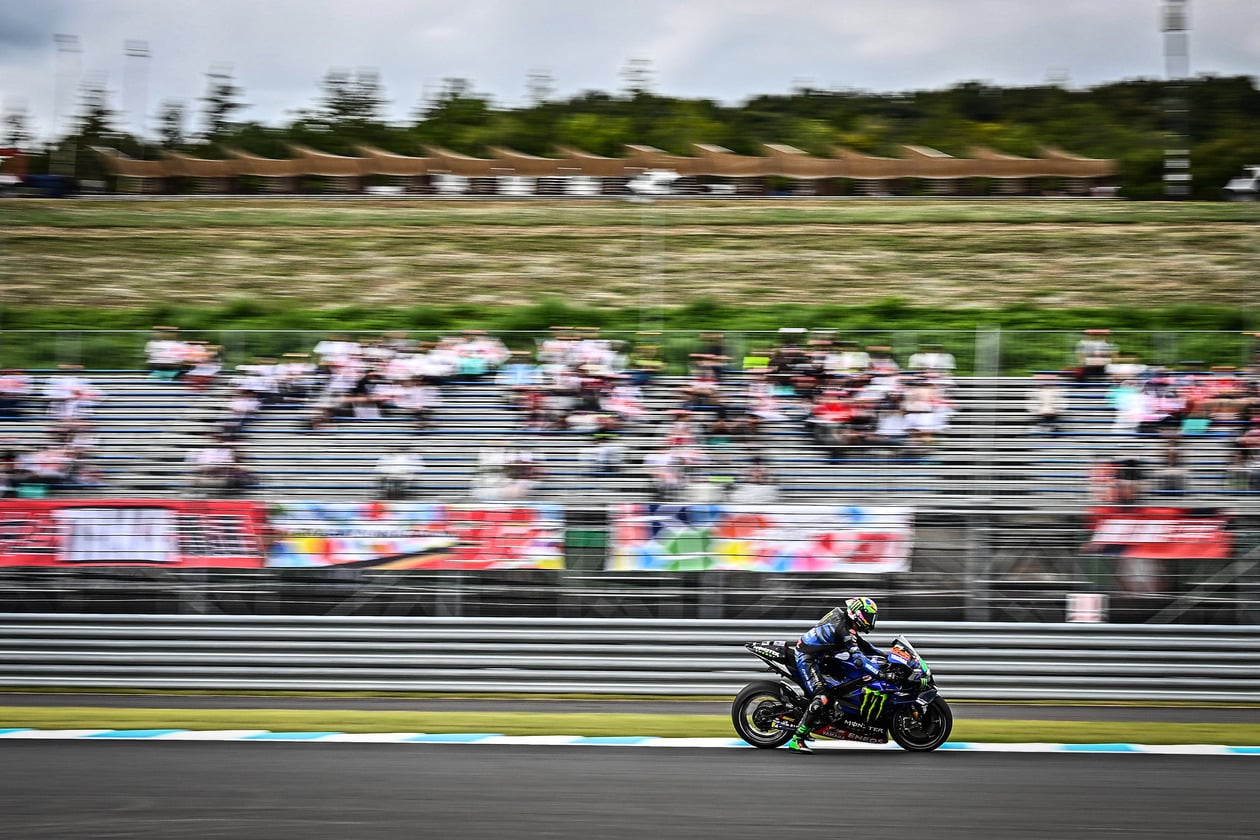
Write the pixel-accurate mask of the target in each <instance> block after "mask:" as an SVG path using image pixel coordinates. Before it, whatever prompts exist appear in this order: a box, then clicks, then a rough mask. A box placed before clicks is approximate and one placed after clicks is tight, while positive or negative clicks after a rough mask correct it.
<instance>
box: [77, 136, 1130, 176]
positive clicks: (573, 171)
mask: <svg viewBox="0 0 1260 840" xmlns="http://www.w3.org/2000/svg"><path fill="white" fill-rule="evenodd" d="M290 148H291V149H292V150H293V154H294V157H292V158H289V159H275V158H264V157H259V156H257V155H252V154H249V153H247V152H242V151H240V150H235V149H233V150H229V153H230V155H231V157H230V158H229V159H228V160H205V159H200V158H193V157H189V156H188V155H183V154H180V153H178V152H169V151H168V152H164V153H163V154H164V157H165V159H164V160H155V161H154V160H136V159H134V158H130V157H127V156H126V155H123V154H121V153H119V152H117V151H115V150H113V149H102V148H98V149H96V151H97V152H98V153H99V154H100V155H101V156H102V158H103V159H104V161H105V163H106V165H107V166H108V167H109V169H110V171H111V172H113V173H114V174H115V175H121V176H127V177H136V178H165V177H171V176H193V177H215V178H225V177H233V176H237V175H256V176H261V177H268V178H281V177H286V178H287V177H295V176H301V175H323V176H333V177H361V176H366V175H389V176H400V177H403V176H421V175H429V174H438V173H443V174H452V175H463V176H465V177H469V178H491V177H495V176H499V175H523V176H527V177H538V178H543V177H557V176H568V175H583V176H587V177H594V178H628V177H633V176H635V175H638V174H639V173H641V172H643V171H645V170H648V169H670V170H673V171H675V172H677V173H678V174H679V175H702V176H711V177H718V178H759V177H767V176H778V177H785V178H797V179H818V178H849V179H858V180H882V179H894V178H923V179H950V178H995V179H1001V178H1011V179H1014V178H1043V177H1059V178H1083V179H1091V178H1107V177H1110V176H1113V175H1115V174H1116V173H1117V171H1118V166H1117V164H1116V161H1114V160H1103V159H1097V158H1086V157H1080V156H1078V155H1073V154H1071V153H1069V152H1065V151H1063V150H1062V149H1057V148H1053V147H1050V148H1046V149H1044V150H1043V151H1042V156H1041V157H1038V158H1024V157H1017V156H1015V155H1007V154H1004V153H1002V152H998V151H994V150H992V149H988V148H984V147H980V148H976V149H972V150H971V154H970V155H969V156H968V157H965V158H959V157H954V156H952V155H948V154H945V153H944V152H941V151H938V150H936V149H932V148H929V147H926V146H902V147H901V156H900V157H879V156H875V155H868V154H865V153H863V152H858V151H855V150H853V149H848V148H843V147H837V148H836V149H834V150H833V153H832V156H831V157H814V156H812V155H808V154H806V153H805V152H802V151H801V150H800V149H796V148H793V147H792V146H785V145H781V144H766V145H764V146H763V149H764V150H765V152H766V154H764V155H740V154H736V153H734V152H732V151H730V150H729V149H725V148H723V147H721V146H714V145H708V144H698V145H697V146H696V147H695V148H696V151H697V153H698V154H697V156H696V157H686V156H682V155H674V154H670V153H669V152H665V151H662V150H661V149H657V148H655V147H652V146H640V145H630V146H626V147H625V149H626V156H625V157H619V158H612V157H601V156H599V155H593V154H590V153H589V152H584V151H581V150H580V149H569V148H564V149H560V150H559V157H554V158H545V157H537V156H535V155H529V154H524V153H522V152H517V151H514V150H512V149H502V148H496V149H493V150H492V152H493V153H494V155H495V156H494V157H492V158H478V157H471V156H469V155H463V154H459V153H458V152H452V151H450V150H449V149H442V148H438V147H428V148H426V149H425V151H426V153H427V156H426V157H409V156H406V155H398V154H393V153H391V152H385V151H382V150H380V149H376V148H373V147H370V146H359V147H357V151H358V153H359V155H360V156H357V157H350V156H346V155H333V154H328V153H327V152H321V151H318V150H316V149H311V148H309V147H306V146H297V145H295V146H291V147H290Z"/></svg>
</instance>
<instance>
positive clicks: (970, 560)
mask: <svg viewBox="0 0 1260 840" xmlns="http://www.w3.org/2000/svg"><path fill="white" fill-rule="evenodd" d="M966 527H967V557H966V561H965V562H964V568H963V575H964V577H965V578H966V579H965V580H964V582H963V583H964V586H965V587H966V594H965V595H964V597H963V611H964V614H965V617H966V620H967V621H988V620H989V595H988V588H989V563H990V559H991V558H992V556H993V539H992V530H993V529H992V528H991V527H990V523H989V517H988V516H984V515H982V516H980V517H978V518H977V520H976V521H970V522H968V523H967V526H966Z"/></svg>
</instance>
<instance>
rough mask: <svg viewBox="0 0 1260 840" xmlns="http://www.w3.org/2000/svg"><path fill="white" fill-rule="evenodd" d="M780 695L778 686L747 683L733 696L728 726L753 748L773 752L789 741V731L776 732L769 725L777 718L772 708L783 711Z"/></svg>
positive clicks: (778, 730) (776, 684)
mask: <svg viewBox="0 0 1260 840" xmlns="http://www.w3.org/2000/svg"><path fill="white" fill-rule="evenodd" d="M783 705H784V703H783V695H782V691H781V688H780V686H779V684H778V683H773V682H769V681H762V682H755V683H749V684H748V685H746V686H744V688H743V690H741V691H740V692H739V694H737V695H736V696H735V702H734V703H732V704H731V722H732V723H734V724H735V731H736V732H737V733H739V737H741V738H743V739H744V740H745V741H747V742H748V743H749V744H752V745H753V746H754V747H758V748H759V749H763V750H772V749H774V748H775V747H781V746H783V745H784V744H786V743H787V742H788V741H790V740H791V739H792V731H791V730H790V729H778V728H776V727H774V726H773V725H772V723H773V721H774V720H775V719H777V718H778V717H780V715H779V714H778V713H774V712H773V709H774V708H775V707H780V708H781V707H782V706H783Z"/></svg>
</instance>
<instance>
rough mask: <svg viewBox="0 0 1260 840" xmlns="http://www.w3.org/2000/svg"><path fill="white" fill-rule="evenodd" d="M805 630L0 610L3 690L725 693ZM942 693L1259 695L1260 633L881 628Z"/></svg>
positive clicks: (759, 675)
mask: <svg viewBox="0 0 1260 840" xmlns="http://www.w3.org/2000/svg"><path fill="white" fill-rule="evenodd" d="M807 626H808V624H802V623H800V622H784V621H755V622H738V621H735V622H732V621H705V620H690V621H669V620H651V619H637V620H609V619H603V620H564V619H494V618H479V619H463V618H353V619H347V618H329V617H322V618H278V617H259V616H255V617H227V616H196V617H190V616H171V615H159V616H142V615H78V616H68V615H49V614H30V615H21V614H0V637H3V638H4V640H5V641H4V644H3V647H2V649H0V686H5V687H8V688H30V689H40V688H52V687H56V688H65V687H72V688H94V689H159V688H161V689H196V690H259V691H268V690H289V691H324V690H329V691H399V692H441V693H460V692H477V693H539V694H570V693H576V694H592V695H622V696H624V695H631V696H653V695H655V696H704V697H727V696H731V695H733V694H735V693H736V692H737V691H738V690H739V688H740V687H741V686H743V685H744V684H746V683H747V682H749V681H752V680H757V679H763V678H772V677H771V675H770V673H769V671H768V670H767V669H764V668H762V667H761V666H760V665H759V663H758V660H756V658H755V657H753V656H752V655H751V654H749V653H747V652H746V651H745V650H744V649H743V644H744V643H746V642H750V641H758V640H765V639H793V638H796V637H797V636H799V634H800V633H801V632H802V631H803V630H804V629H806V627H807ZM897 634H905V635H906V636H907V638H909V639H910V640H911V642H913V644H914V645H915V647H916V648H917V649H918V650H919V652H920V654H921V655H922V656H923V657H924V659H925V660H926V661H927V662H928V663H929V665H931V667H932V671H933V673H934V675H935V676H936V679H937V682H938V685H939V686H940V688H941V691H942V693H943V694H944V695H945V696H946V697H947V698H956V699H994V700H998V699H1002V700H1077V701H1087V700H1147V701H1195V702H1232V701H1239V702H1241V701H1247V702H1257V701H1260V627H1221V626H1196V627H1178V628H1175V629H1174V628H1167V627H1164V628H1159V627H1151V626H1139V625H1110V626H1095V625H1071V624H1035V623H1029V624H1015V623H1009V624H1000V623H966V622H951V623H929V622H887V623H885V624H882V625H880V627H879V628H878V629H877V631H876V632H875V633H874V634H872V640H873V641H874V642H875V644H877V645H880V646H885V645H887V644H888V642H889V641H890V640H891V639H892V638H893V637H894V636H895V635H897Z"/></svg>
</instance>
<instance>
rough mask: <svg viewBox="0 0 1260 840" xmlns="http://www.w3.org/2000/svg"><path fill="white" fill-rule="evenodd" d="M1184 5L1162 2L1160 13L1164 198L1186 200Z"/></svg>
mask: <svg viewBox="0 0 1260 840" xmlns="http://www.w3.org/2000/svg"><path fill="white" fill-rule="evenodd" d="M1187 2H1188V0H1164V6H1163V9H1162V10H1161V11H1162V14H1161V21H1160V25H1161V28H1162V30H1163V32H1164V68H1165V74H1166V76H1167V93H1166V96H1165V99H1164V117H1165V121H1166V128H1167V134H1166V135H1165V137H1166V140H1165V144H1164V197H1165V198H1189V197H1190V187H1191V176H1190V107H1189V105H1188V104H1187V102H1186V80H1187V78H1188V77H1189V75H1190V51H1189V40H1190V23H1189V15H1188V13H1187V10H1186V4H1187Z"/></svg>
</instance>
